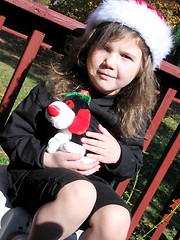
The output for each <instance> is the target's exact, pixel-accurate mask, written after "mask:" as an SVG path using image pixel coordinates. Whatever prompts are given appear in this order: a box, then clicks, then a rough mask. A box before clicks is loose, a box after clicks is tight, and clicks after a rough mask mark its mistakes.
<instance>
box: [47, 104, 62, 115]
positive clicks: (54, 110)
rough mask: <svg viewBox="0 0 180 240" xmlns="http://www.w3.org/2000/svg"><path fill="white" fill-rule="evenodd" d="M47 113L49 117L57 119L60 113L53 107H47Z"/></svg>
mask: <svg viewBox="0 0 180 240" xmlns="http://www.w3.org/2000/svg"><path fill="white" fill-rule="evenodd" d="M47 112H48V114H49V115H50V116H51V117H57V116H58V115H59V113H60V109H59V108H58V107H57V106H55V105H49V106H48V107H47Z"/></svg>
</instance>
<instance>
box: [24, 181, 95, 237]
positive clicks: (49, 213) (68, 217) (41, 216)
mask: <svg viewBox="0 0 180 240" xmlns="http://www.w3.org/2000/svg"><path fill="white" fill-rule="evenodd" d="M95 202H96V189H95V187H94V186H93V185H92V184H91V183H90V182H88V181H84V180H77V181H74V182H71V183H69V184H67V185H65V186H64V187H63V188H62V189H61V190H60V191H59V193H58V195H57V197H56V199H55V200H54V201H52V202H49V203H47V204H45V205H43V206H42V207H41V208H40V209H39V210H38V211H37V213H36V214H35V217H34V220H33V224H32V228H31V232H30V234H29V237H28V240H40V239H46V240H58V239H65V238H67V237H68V236H70V235H71V234H72V233H73V232H75V231H76V230H77V229H78V228H79V226H80V225H81V224H82V223H83V222H84V221H85V219H86V218H87V217H88V215H89V214H90V212H91V211H92V209H93V206H94V204H95ZM94 240H95V239H94ZM98 240H99V239H98Z"/></svg>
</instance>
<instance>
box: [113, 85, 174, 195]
mask: <svg viewBox="0 0 180 240" xmlns="http://www.w3.org/2000/svg"><path fill="white" fill-rule="evenodd" d="M176 92H177V91H175V90H173V89H171V88H170V89H168V91H167V93H166V95H165V97H164V98H163V100H162V102H161V104H160V106H159V108H158V110H157V112H156V114H155V116H154V118H153V120H152V122H151V124H150V125H149V127H148V129H147V132H146V136H145V139H146V140H145V141H144V151H146V150H147V148H148V146H149V144H150V143H151V141H152V138H153V136H154V135H155V133H156V131H157V129H158V127H159V125H160V123H161V121H162V119H163V117H164V115H165V114H166V112H167V110H168V108H169V106H170V105H171V103H172V101H173V99H174V96H175V95H176ZM129 182H130V179H127V180H126V181H124V182H121V183H119V184H118V186H117V187H116V192H117V193H118V195H119V196H122V194H123V192H124V191H125V189H126V187H127V185H128V184H129Z"/></svg>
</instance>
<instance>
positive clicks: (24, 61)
mask: <svg viewBox="0 0 180 240" xmlns="http://www.w3.org/2000/svg"><path fill="white" fill-rule="evenodd" d="M43 39H44V34H43V33H41V32H39V31H36V30H35V31H34V32H33V34H32V36H31V38H30V40H29V43H28V45H27V47H26V49H25V51H24V54H23V55H22V57H21V59H20V61H19V64H18V66H17V68H16V70H15V72H14V74H13V77H12V79H11V81H10V83H9V86H8V88H7V90H6V93H5V95H4V97H3V99H2V102H1V105H0V122H1V125H0V128H2V127H3V125H4V124H5V122H6V120H7V118H8V115H9V113H10V111H11V108H12V106H13V104H14V101H15V99H16V97H17V95H18V93H19V91H20V89H21V86H22V84H23V82H24V80H25V77H26V76H27V73H28V70H29V68H30V66H31V64H32V62H33V60H34V59H35V57H36V55H37V52H38V50H39V48H40V46H41V43H42V41H43Z"/></svg>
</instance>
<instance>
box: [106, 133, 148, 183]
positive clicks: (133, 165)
mask: <svg viewBox="0 0 180 240" xmlns="http://www.w3.org/2000/svg"><path fill="white" fill-rule="evenodd" d="M144 135H145V129H143V130H142V133H141V136H140V138H139V139H131V140H129V141H128V140H126V141H122V140H121V141H120V140H118V142H119V144H120V147H121V157H120V159H119V161H118V162H117V163H116V164H109V165H108V164H107V165H106V169H107V170H108V172H111V174H112V175H113V177H115V178H117V179H118V180H120V181H124V180H125V179H128V178H132V177H134V176H135V175H136V173H137V171H138V170H139V169H140V168H141V167H142V165H143V153H142V150H143V143H144Z"/></svg>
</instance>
